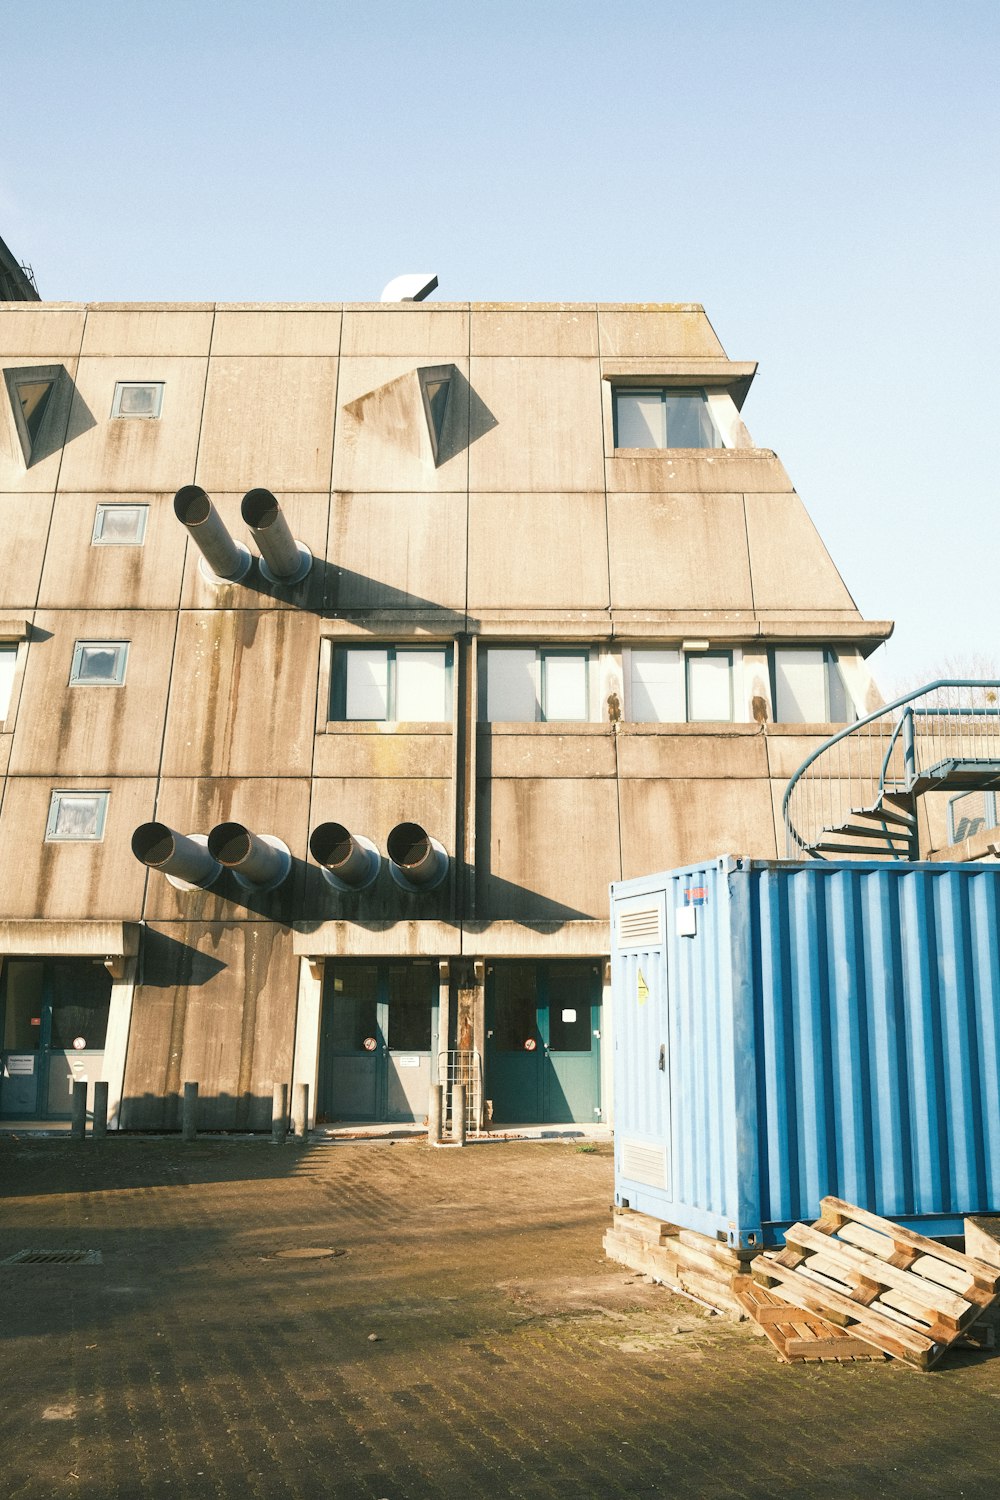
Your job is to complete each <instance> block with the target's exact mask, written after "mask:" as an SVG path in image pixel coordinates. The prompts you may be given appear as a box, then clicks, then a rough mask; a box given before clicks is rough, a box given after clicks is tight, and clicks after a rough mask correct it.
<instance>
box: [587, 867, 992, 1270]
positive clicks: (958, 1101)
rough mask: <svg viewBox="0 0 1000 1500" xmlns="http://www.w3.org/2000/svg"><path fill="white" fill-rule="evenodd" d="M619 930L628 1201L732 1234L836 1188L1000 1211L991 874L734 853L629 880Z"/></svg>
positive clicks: (619, 1106)
mask: <svg viewBox="0 0 1000 1500" xmlns="http://www.w3.org/2000/svg"><path fill="white" fill-rule="evenodd" d="M653 912H655V917H654V916H652V915H651V913H653ZM612 927H613V933H614V937H613V943H614V955H613V964H612V970H613V987H614V997H615V999H614V1003H615V1029H616V1038H617V1040H616V1051H615V1096H616V1115H617V1125H616V1143H615V1176H616V1182H615V1188H616V1197H617V1199H618V1201H619V1202H628V1203H629V1204H630V1205H631V1207H633V1208H636V1209H638V1210H640V1211H641V1212H646V1213H651V1214H655V1215H657V1216H659V1217H661V1218H665V1219H668V1220H671V1221H672V1222H674V1223H679V1224H682V1225H685V1226H687V1227H689V1228H692V1229H698V1230H701V1231H703V1232H705V1233H708V1234H722V1235H725V1236H726V1237H727V1238H728V1239H729V1240H730V1242H732V1243H734V1244H756V1243H759V1242H760V1240H761V1237H763V1238H764V1239H765V1240H766V1241H768V1242H770V1241H773V1240H775V1239H777V1238H778V1236H779V1232H780V1229H781V1228H782V1227H784V1226H787V1225H788V1224H790V1223H792V1222H794V1221H795V1220H797V1219H807V1220H809V1219H812V1218H815V1217H816V1215H817V1213H818V1211H819V1200H820V1199H821V1198H822V1197H823V1196H824V1194H826V1193H835V1194H837V1195H838V1196H840V1197H844V1198H847V1199H850V1200H851V1201H853V1202H856V1203H860V1204H861V1205H863V1206H864V1207H866V1208H869V1209H872V1210H874V1211H875V1212H877V1213H880V1214H885V1215H887V1216H889V1217H891V1218H895V1219H899V1220H902V1221H903V1222H904V1223H909V1224H915V1225H919V1227H921V1228H922V1229H923V1230H924V1231H925V1232H926V1233H932V1234H933V1233H937V1234H952V1233H961V1229H962V1225H961V1219H962V1216H963V1215H964V1214H966V1213H973V1212H978V1213H991V1212H993V1213H995V1212H997V1211H998V1210H1000V869H998V868H997V867H996V866H989V865H982V864H978V865H944V864H930V865H928V864H897V865H888V864H877V865H876V864H863V865H862V864H832V863H827V862H823V861H818V860H817V861H812V862H809V863H807V864H765V863H762V862H757V861H750V860H741V861H734V860H730V859H721V860H717V861H712V862H706V863H704V864H702V865H695V866H690V867H687V868H685V869H683V870H677V871H671V872H669V873H667V874H661V875H656V876H650V877H648V878H644V879H641V880H632V881H623V882H621V883H619V884H616V885H615V886H613V887H612Z"/></svg>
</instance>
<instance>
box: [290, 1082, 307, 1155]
mask: <svg viewBox="0 0 1000 1500" xmlns="http://www.w3.org/2000/svg"><path fill="white" fill-rule="evenodd" d="M292 1129H293V1130H294V1131H295V1136H296V1139H297V1140H298V1141H299V1143H300V1144H302V1143H304V1142H305V1140H306V1137H307V1136H308V1134H309V1085H308V1083H297V1084H296V1085H295V1110H294V1113H293V1116H292Z"/></svg>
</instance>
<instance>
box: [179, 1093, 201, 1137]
mask: <svg viewBox="0 0 1000 1500" xmlns="http://www.w3.org/2000/svg"><path fill="white" fill-rule="evenodd" d="M197 1134H198V1085H197V1084H196V1083H186V1084H185V1085H184V1099H183V1102H182V1104H181V1139H182V1140H185V1141H193V1140H194V1138H195V1136H196V1135H197Z"/></svg>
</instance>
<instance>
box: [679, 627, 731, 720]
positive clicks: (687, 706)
mask: <svg viewBox="0 0 1000 1500" xmlns="http://www.w3.org/2000/svg"><path fill="white" fill-rule="evenodd" d="M681 656H682V657H683V658H684V722H685V724H732V723H733V722H734V712H735V707H734V701H733V700H734V692H733V648H732V646H724V647H718V646H710V647H709V649H708V650H707V651H684V650H682V651H681ZM723 657H724V658H725V661H726V676H727V679H728V682H729V717H728V718H727V719H693V718H692V717H691V663H692V662H697V661H707V660H709V659H712V660H717V659H721V658H723Z"/></svg>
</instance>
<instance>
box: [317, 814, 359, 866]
mask: <svg viewBox="0 0 1000 1500" xmlns="http://www.w3.org/2000/svg"><path fill="white" fill-rule="evenodd" d="M309 850H310V853H311V854H312V857H313V859H314V860H315V861H316V863H317V864H319V865H323V866H325V868H326V869H328V870H333V872H334V873H335V874H336V872H337V870H338V869H339V868H340V866H341V865H346V863H347V861H348V860H349V859H350V857H351V855H352V854H353V852H354V840H353V838H352V837H351V835H350V832H349V831H348V830H347V829H346V828H345V827H344V825H343V823H322V824H321V825H320V826H319V828H314V829H313V832H312V836H311V838H310V840H309Z"/></svg>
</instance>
